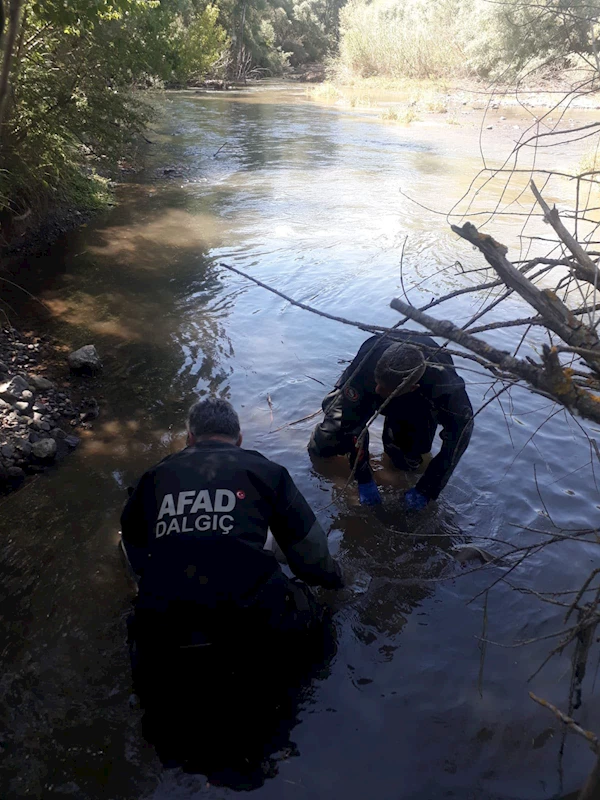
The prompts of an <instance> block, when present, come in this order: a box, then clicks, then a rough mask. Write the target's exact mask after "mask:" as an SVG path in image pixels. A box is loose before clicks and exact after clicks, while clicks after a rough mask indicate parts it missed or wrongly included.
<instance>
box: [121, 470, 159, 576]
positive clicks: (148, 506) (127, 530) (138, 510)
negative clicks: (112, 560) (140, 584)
mask: <svg viewBox="0 0 600 800" xmlns="http://www.w3.org/2000/svg"><path fill="white" fill-rule="evenodd" d="M155 522H156V499H155V496H154V481H153V479H152V477H151V475H150V474H149V473H146V474H145V475H143V476H142V478H141V479H140V481H139V483H138V485H137V486H136V487H135V489H134V490H133V492H132V494H131V496H130V498H129V500H128V501H127V503H126V504H125V508H124V509H123V513H122V514H121V537H122V539H123V545H124V546H125V552H126V553H127V558H128V559H129V562H130V564H131V566H132V568H133V570H134V572H136V573H137V574H138V575H140V574H141V572H142V569H143V564H144V563H145V560H146V558H147V555H148V546H149V544H150V538H149V537H150V532H151V531H152V529H153V527H154V524H155Z"/></svg>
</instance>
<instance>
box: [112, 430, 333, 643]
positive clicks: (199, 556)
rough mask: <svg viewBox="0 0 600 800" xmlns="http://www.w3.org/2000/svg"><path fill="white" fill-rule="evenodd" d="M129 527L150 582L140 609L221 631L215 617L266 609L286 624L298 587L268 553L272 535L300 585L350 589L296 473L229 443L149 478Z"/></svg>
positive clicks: (138, 565)
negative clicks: (292, 589)
mask: <svg viewBox="0 0 600 800" xmlns="http://www.w3.org/2000/svg"><path fill="white" fill-rule="evenodd" d="M121 526H122V535H123V541H124V544H125V547H126V550H127V554H128V556H129V559H130V562H131V564H132V566H133V568H134V570H135V571H136V572H137V573H138V574H139V575H140V576H141V577H140V582H139V595H138V599H137V601H136V602H137V609H150V610H152V611H158V612H161V613H165V612H167V611H169V610H171V611H172V610H173V609H174V608H175V607H176V608H177V609H178V612H181V613H184V616H186V617H187V616H188V615H189V614H191V615H192V617H196V618H197V619H200V618H203V620H204V623H205V626H206V627H208V628H213V627H214V626H213V622H212V620H213V619H216V618H218V619H219V620H221V621H223V620H224V619H225V618H226V617H228V616H229V617H231V618H232V619H233V618H235V617H236V612H237V611H239V610H241V609H244V610H246V611H248V613H250V611H251V610H254V611H256V609H258V608H262V611H263V614H264V616H265V619H268V618H270V617H271V616H272V617H273V619H271V620H270V621H271V622H272V623H273V624H276V623H277V619H276V618H277V616H278V615H279V616H281V615H284V612H285V608H282V607H281V603H282V602H284V601H285V595H286V591H288V592H289V587H288V584H289V581H288V579H287V578H286V577H285V575H284V574H283V573H282V571H281V569H280V567H279V564H278V562H277V560H276V558H275V556H274V554H273V553H272V552H270V551H268V550H265V549H264V545H265V541H266V538H267V531H268V529H269V528H270V529H271V532H272V533H273V536H274V538H275V540H276V542H277V544H278V545H279V547H280V548H281V550H282V551H283V553H284V555H285V556H286V558H287V561H288V564H289V566H290V568H291V570H292V571H293V573H294V574H295V575H296V576H297V577H298V578H301V579H302V581H304V582H306V583H308V584H311V585H319V586H324V587H329V588H338V587H339V586H340V585H341V579H340V573H339V568H338V567H337V565H336V564H335V562H334V561H333V559H332V558H331V556H330V554H329V550H328V547H327V539H326V536H325V534H324V532H323V530H322V528H321V526H320V525H319V523H318V522H317V520H316V519H315V515H314V514H313V512H312V510H311V509H310V507H309V505H308V503H307V502H306V500H305V499H304V497H303V496H302V494H301V493H300V492H299V491H298V489H297V488H296V486H295V484H294V482H293V481H292V479H291V477H290V475H289V473H288V471H287V470H286V469H284V468H283V467H281V466H279V465H278V464H275V463H273V462H272V461H269V460H268V459H267V458H265V457H264V456H262V455H260V453H257V452H255V451H252V450H245V449H242V448H241V447H236V446H235V445H232V444H227V443H225V442H221V441H216V440H207V441H203V442H200V443H198V444H195V445H193V446H190V447H186V448H185V449H184V450H182V451H181V452H179V453H176V454H174V455H171V456H168V457H167V458H165V459H164V460H163V461H161V462H160V463H159V464H158V465H157V466H155V467H154V468H153V469H151V470H149V471H148V472H146V473H145V474H144V475H143V476H142V478H141V480H140V482H139V483H138V485H137V487H136V489H135V490H134V492H133V494H132V495H131V497H130V498H129V501H128V503H127V505H126V507H125V509H124V511H123V514H122V517H121ZM275 598H277V603H278V604H279V606H278V608H275V607H274V605H273V603H274V601H275ZM277 603H275V605H277ZM284 604H285V603H284ZM180 615H181V614H179V616H180Z"/></svg>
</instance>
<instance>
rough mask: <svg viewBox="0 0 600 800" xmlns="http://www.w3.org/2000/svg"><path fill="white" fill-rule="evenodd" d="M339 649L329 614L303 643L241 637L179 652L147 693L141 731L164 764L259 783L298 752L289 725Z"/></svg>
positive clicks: (243, 784) (232, 783)
mask: <svg viewBox="0 0 600 800" xmlns="http://www.w3.org/2000/svg"><path fill="white" fill-rule="evenodd" d="M334 655H335V631H334V628H333V625H332V623H331V620H330V619H329V620H327V622H326V624H325V625H324V627H323V629H322V630H321V631H319V635H318V636H317V637H315V638H314V639H313V640H306V641H303V642H302V645H301V646H298V645H297V643H296V646H294V643H293V642H285V643H282V646H281V647H280V648H277V647H275V646H274V645H273V643H269V642H262V643H261V644H260V645H258V643H257V640H254V641H253V642H250V641H246V642H245V643H244V642H243V640H240V641H238V642H232V643H231V646H229V647H226V648H221V649H220V648H214V650H213V646H210V645H209V646H207V647H200V648H196V649H194V648H192V649H186V650H181V651H179V654H177V655H176V656H175V657H174V658H173V660H172V661H171V659H169V663H168V664H165V669H161V670H160V675H159V676H158V680H159V682H160V686H158V687H156V688H155V689H153V690H151V691H150V692H149V693H148V696H147V702H146V704H145V712H144V717H143V719H142V731H143V735H144V737H145V738H146V740H147V741H148V742H151V743H152V744H153V745H154V747H155V748H156V752H157V755H158V757H159V759H160V761H161V763H162V764H163V766H164V767H165V768H167V769H174V768H179V769H180V770H181V771H182V772H183V773H187V774H192V775H194V774H201V775H205V776H206V778H207V779H208V781H209V783H210V784H212V785H215V786H226V787H229V788H232V789H237V790H246V791H250V790H252V789H257V788H259V787H261V786H262V785H263V784H264V783H265V781H266V780H268V779H269V778H274V777H275V776H276V775H277V774H278V772H279V764H280V763H281V762H284V761H287V760H288V759H290V758H293V757H297V756H299V755H300V751H299V750H298V747H297V745H296V743H295V742H294V741H293V740H292V738H291V736H292V730H293V728H294V727H295V726H296V725H297V724H298V722H299V719H298V714H299V710H300V708H303V709H306V708H307V707H309V706H310V705H311V704H312V703H313V702H314V701H313V699H312V695H313V693H314V691H315V683H316V682H317V681H318V680H325V679H326V678H327V676H328V674H329V665H330V663H331V660H332V659H333V657H334Z"/></svg>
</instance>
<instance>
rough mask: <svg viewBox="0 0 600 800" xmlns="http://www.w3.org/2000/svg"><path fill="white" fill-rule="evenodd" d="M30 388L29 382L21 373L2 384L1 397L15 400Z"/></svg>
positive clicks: (0, 387)
mask: <svg viewBox="0 0 600 800" xmlns="http://www.w3.org/2000/svg"><path fill="white" fill-rule="evenodd" d="M27 389H29V384H28V383H27V381H26V380H25V378H22V377H21V376H20V375H15V376H14V378H11V379H10V380H9V381H7V382H6V383H3V384H2V385H1V386H0V397H1V398H2V399H3V400H8V401H9V402H10V401H14V400H18V399H19V397H21V394H22V393H23V392H25V391H27Z"/></svg>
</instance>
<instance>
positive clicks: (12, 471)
mask: <svg viewBox="0 0 600 800" xmlns="http://www.w3.org/2000/svg"><path fill="white" fill-rule="evenodd" d="M6 471H7V472H8V475H9V477H10V478H24V477H25V473H24V472H23V470H22V469H21V467H9V468H8V469H7V470H6Z"/></svg>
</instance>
